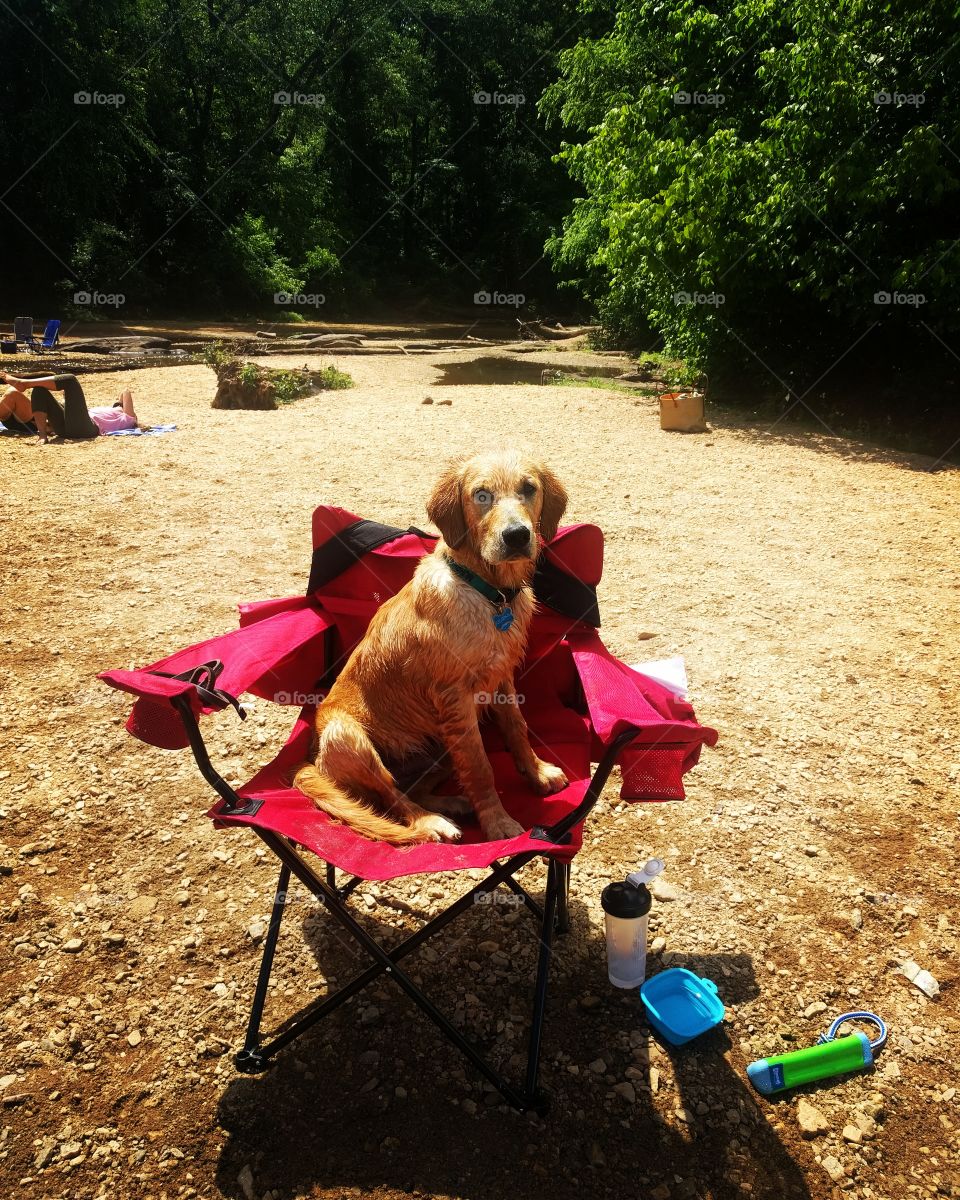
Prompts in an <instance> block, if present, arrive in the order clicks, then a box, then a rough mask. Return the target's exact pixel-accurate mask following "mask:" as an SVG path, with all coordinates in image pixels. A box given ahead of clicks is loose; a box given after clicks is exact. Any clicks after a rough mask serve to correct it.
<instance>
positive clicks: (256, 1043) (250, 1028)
mask: <svg viewBox="0 0 960 1200" xmlns="http://www.w3.org/2000/svg"><path fill="white" fill-rule="evenodd" d="M289 884H290V868H289V867H288V866H287V865H286V863H284V864H283V865H282V866H281V867H280V877H279V878H278V880H277V890H276V892H275V893H274V896H273V910H272V911H271V913H270V924H269V926H268V927H267V936H266V939H265V941H264V944H263V958H262V959H261V960H260V974H259V975H258V977H257V990H256V992H255V993H254V996H253V1007H252V1008H251V1009H250V1020H249V1021H248V1022H247V1036H246V1038H245V1039H244V1043H243V1049H242V1050H240V1051H238V1052H237V1055H236V1057H235V1059H234V1062H235V1063H236V1067H237V1070H238V1071H243V1072H244V1073H245V1074H255V1073H257V1072H258V1071H264V1070H266V1068H267V1060H266V1058H265V1057H264V1056H263V1055H262V1054H261V1053H260V1021H261V1020H262V1018H263V1006H264V1004H265V1003H266V999H267V986H268V985H269V983H270V972H271V971H272V970H273V956H274V954H275V953H276V950H277V938H278V937H279V936H280V922H281V920H282V919H283V910H284V907H285V906H286V903H287V888H288V887H289Z"/></svg>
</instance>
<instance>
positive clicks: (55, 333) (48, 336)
mask: <svg viewBox="0 0 960 1200" xmlns="http://www.w3.org/2000/svg"><path fill="white" fill-rule="evenodd" d="M59 341H60V322H59V321H48V322H47V327H46V329H45V330H44V331H43V344H44V346H46V347H47V349H48V350H49V349H52V347H54V346H55V345H56V344H57V342H59Z"/></svg>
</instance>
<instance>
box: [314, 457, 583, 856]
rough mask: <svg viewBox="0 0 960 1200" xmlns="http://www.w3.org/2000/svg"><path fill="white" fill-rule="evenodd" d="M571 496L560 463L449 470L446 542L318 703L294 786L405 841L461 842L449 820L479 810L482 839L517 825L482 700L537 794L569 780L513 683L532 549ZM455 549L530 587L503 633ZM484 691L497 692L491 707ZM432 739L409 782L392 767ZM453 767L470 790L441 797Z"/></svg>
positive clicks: (440, 520)
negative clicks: (490, 745)
mask: <svg viewBox="0 0 960 1200" xmlns="http://www.w3.org/2000/svg"><path fill="white" fill-rule="evenodd" d="M566 502H567V496H566V493H565V491H564V489H563V487H562V486H561V484H560V483H559V482H558V480H557V479H556V477H555V476H554V475H553V474H552V472H551V471H549V470H548V469H547V468H545V467H543V466H540V465H538V464H537V463H535V462H534V461H532V460H531V459H529V458H527V457H525V456H524V455H521V454H519V453H516V452H501V453H497V454H488V455H481V456H478V457H476V458H471V459H469V460H466V461H461V462H458V463H455V464H453V465H452V466H451V467H449V468H448V470H447V471H446V472H445V473H444V474H443V476H442V477H441V478H440V480H439V481H438V482H437V484H436V486H435V488H434V490H433V494H432V495H431V497H430V500H429V502H428V504H427V512H428V514H429V516H430V519H431V520H432V521H433V523H434V524H435V525H436V526H437V528H438V529H439V530H440V533H441V540H440V541H439V542H438V544H437V546H436V549H435V550H434V551H433V553H432V554H429V555H427V556H426V557H425V558H424V559H423V560H422V561H421V562H420V564H419V566H418V567H417V570H416V573H415V575H414V577H413V579H412V580H411V581H410V583H408V584H407V585H406V586H405V587H404V588H403V589H402V590H401V591H399V592H398V593H397V595H396V596H394V597H392V598H391V599H390V600H388V601H387V602H386V603H385V604H384V605H382V607H381V608H380V609H379V610H378V611H377V613H376V614H375V616H374V617H373V619H372V621H371V622H370V625H369V628H368V629H367V632H366V634H365V636H364V638H363V640H362V641H361V642H360V644H359V645H358V646H357V647H356V649H355V650H354V651H353V653H352V654H351V656H350V658H349V659H348V660H347V663H346V665H345V666H344V668H343V671H342V672H341V674H340V676H339V677H338V679H337V681H336V682H335V683H334V685H333V687H332V688H331V689H330V692H329V694H328V696H327V698H326V699H325V700H324V701H323V703H322V704H321V705H320V707H319V708H318V709H317V714H316V731H315V732H316V740H315V745H314V750H313V751H312V753H313V757H314V762H313V763H304V764H303V765H302V766H301V767H299V768H298V769H297V772H296V775H295V777H294V782H295V784H296V786H297V787H298V788H299V789H300V790H301V791H302V792H304V793H305V794H306V795H307V796H309V797H310V798H311V799H312V800H313V801H314V802H315V803H316V804H317V805H318V807H320V808H322V809H323V810H324V811H325V812H327V813H329V814H330V816H332V817H334V818H335V819H336V820H338V821H342V822H343V823H344V824H347V825H349V826H351V828H353V829H355V830H356V831H357V832H358V833H361V834H363V835H364V836H365V837H369V838H374V839H377V840H380V841H386V842H392V843H394V844H397V845H400V844H407V843H411V842H422V841H426V840H434V841H438V840H440V839H451V838H457V837H459V836H460V830H459V828H458V827H457V826H456V825H455V824H454V823H453V821H451V820H450V817H451V816H458V815H463V814H464V813H468V812H469V811H470V810H471V809H472V811H473V812H474V813H475V814H476V817H477V819H478V821H479V822H480V826H481V829H482V830H483V834H484V836H485V837H486V838H487V839H488V840H492V839H498V838H508V837H514V836H515V835H517V834H519V833H521V832H522V830H521V827H520V826H519V825H518V824H517V822H516V821H514V820H513V818H512V817H510V816H508V814H507V813H506V811H505V810H504V808H503V805H502V804H501V803H500V799H499V797H498V795H497V792H496V788H495V786H494V779H493V771H492V769H491V767H490V763H489V761H488V759H487V756H486V753H485V752H484V749H483V744H482V742H481V738H480V731H479V728H478V720H479V717H480V713H481V711H482V709H483V708H484V707H489V711H490V712H491V715H492V717H493V719H494V720H495V721H496V723H497V725H498V726H499V728H500V731H501V733H502V734H503V737H504V740H505V742H506V744H507V746H508V747H509V749H510V752H511V754H512V755H513V759H514V762H515V763H516V765H517V769H518V771H519V772H520V773H521V774H522V775H523V776H524V778H525V779H526V780H527V781H528V782H529V784H530V786H531V787H532V788H533V789H534V790H535V791H537V792H539V793H540V794H541V795H546V794H548V793H550V792H556V791H559V790H560V789H561V788H562V787H565V786H566V782H567V780H566V777H565V775H564V774H563V772H562V771H561V770H560V768H559V767H556V766H554V765H553V764H552V763H547V762H544V761H543V760H542V759H540V758H538V757H537V756H536V754H534V752H533V750H532V749H531V747H530V741H529V737H528V735H527V727H526V724H525V722H524V720H523V716H522V714H521V712H520V709H519V708H518V706H517V703H516V696H515V692H514V682H513V678H514V671H515V670H516V667H517V664H518V663H519V661H520V659H521V658H522V657H523V652H524V647H525V645H526V640H527V631H528V629H529V625H530V620H531V617H532V616H533V607H534V600H533V593H532V591H531V590H530V586H529V585H530V581H531V580H532V578H533V571H534V566H535V563H536V556H537V554H538V553H539V548H540V543H541V542H546V541H550V540H551V538H552V537H553V536H554V534H555V533H556V530H557V525H558V523H559V521H560V518H561V516H562V515H563V511H564V508H565V507H566ZM524 530H525V531H526V533H525V532H524ZM505 537H506V538H507V539H508V541H505V540H504V538H505ZM524 537H528V538H529V541H528V542H527V543H526V544H525V545H524V544H522V542H523V539H524ZM448 557H449V558H452V559H454V560H455V561H457V562H459V563H461V564H462V565H463V566H466V567H468V568H469V569H470V570H471V571H474V572H476V574H478V575H480V576H481V577H482V578H483V579H484V580H486V581H487V582H488V583H490V584H492V585H493V586H494V587H497V588H521V589H522V590H521V591H520V592H519V593H518V595H517V596H516V598H515V600H514V601H513V602H512V604H511V607H512V609H513V612H514V616H515V619H514V622H513V625H512V627H511V628H510V629H509V630H508V631H507V632H503V633H502V632H500V631H499V630H497V629H496V628H495V626H494V624H493V612H494V610H493V608H492V606H491V604H490V601H488V600H487V599H485V598H484V597H483V596H481V595H480V594H479V593H478V592H477V591H476V590H475V589H474V588H473V587H471V586H470V584H469V583H467V582H466V581H464V580H462V579H460V578H459V577H458V576H457V575H455V574H454V573H453V571H451V569H450V566H449V563H448V562H447V561H446V560H447V558H448ZM485 696H487V697H495V700H494V702H493V703H490V704H489V705H488V706H487V705H485V704H484V702H483V698H484V697H485ZM478 697H479V700H478ZM436 743H440V745H441V747H442V749H441V750H440V751H438V752H437V753H435V754H432V756H430V757H429V762H430V765H429V766H428V767H427V769H426V770H425V771H422V772H421V773H420V777H419V779H417V781H416V782H415V783H414V785H412V786H408V787H407V790H406V792H403V791H401V790H400V789H399V787H398V786H397V781H396V780H395V778H394V776H393V775H392V774H391V772H390V770H388V768H387V765H386V763H389V764H391V765H392V766H394V767H395V768H396V766H397V764H402V763H404V762H405V761H406V762H408V763H410V762H416V761H417V760H418V757H419V758H420V759H422V758H423V757H424V756H425V754H428V752H429V751H430V748H431V746H435V745H436ZM451 773H455V774H456V777H457V779H458V780H459V786H460V788H461V789H462V791H463V793H464V794H463V795H462V796H436V795H434V788H436V787H437V786H438V785H439V784H441V783H442V782H443V781H444V780H445V779H447V778H448V777H449V776H450V774H451ZM429 809H435V810H439V811H429ZM444 814H445V815H444Z"/></svg>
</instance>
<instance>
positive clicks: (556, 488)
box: [537, 467, 567, 542]
mask: <svg viewBox="0 0 960 1200" xmlns="http://www.w3.org/2000/svg"><path fill="white" fill-rule="evenodd" d="M537 474H538V475H539V476H540V486H541V487H542V488H543V507H542V508H541V509H540V536H541V538H542V539H543V541H544V542H552V541H553V539H554V538H555V537H556V536H557V526H558V525H559V524H560V518H561V517H562V516H563V514H564V512H565V511H566V508H567V492H566V489H565V488H564V486H563V484H562V483H561V482H560V480H559V479H558V478H557V477H556V475H554V473H553V472H552V471H551V470H550V469H549V468H547V467H538V468H537Z"/></svg>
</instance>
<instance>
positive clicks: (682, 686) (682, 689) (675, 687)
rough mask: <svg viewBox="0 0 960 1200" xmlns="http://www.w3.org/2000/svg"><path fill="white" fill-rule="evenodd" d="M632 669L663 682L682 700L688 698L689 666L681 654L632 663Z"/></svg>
mask: <svg viewBox="0 0 960 1200" xmlns="http://www.w3.org/2000/svg"><path fill="white" fill-rule="evenodd" d="M630 669H631V670H632V671H639V672H640V674H641V675H646V676H647V678H648V679H654V680H656V682H657V683H660V684H663V686H664V687H665V688H668V689H669V690H670V691H671V692H673V694H674V695H675V696H679V697H680V699H681V700H686V699H687V691H688V689H689V686H690V685H689V683H688V681H687V668H686V665H685V664H684V661H683V659H682V658H681V657H680V655H679V654H678V655H676V656H675V657H674V658H657V659H654V660H653V661H652V662H645V663H632V664H631V666H630Z"/></svg>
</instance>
